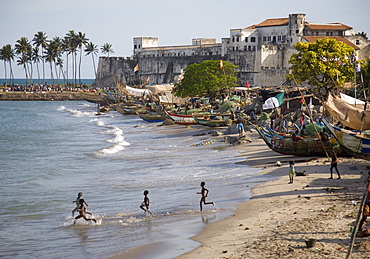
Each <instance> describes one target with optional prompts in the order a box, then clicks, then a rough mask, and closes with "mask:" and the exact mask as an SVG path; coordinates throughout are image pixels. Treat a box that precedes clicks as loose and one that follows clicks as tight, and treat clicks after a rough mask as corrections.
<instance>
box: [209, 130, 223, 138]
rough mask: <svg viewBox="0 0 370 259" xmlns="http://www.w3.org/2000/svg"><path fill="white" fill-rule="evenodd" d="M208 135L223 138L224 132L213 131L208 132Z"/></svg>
mask: <svg viewBox="0 0 370 259" xmlns="http://www.w3.org/2000/svg"><path fill="white" fill-rule="evenodd" d="M208 134H211V136H213V137H217V136H221V135H222V132H221V131H218V130H211V131H210V132H208Z"/></svg>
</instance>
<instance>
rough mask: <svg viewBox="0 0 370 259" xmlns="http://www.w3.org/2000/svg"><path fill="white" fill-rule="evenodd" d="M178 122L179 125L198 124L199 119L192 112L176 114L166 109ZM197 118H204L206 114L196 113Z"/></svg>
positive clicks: (175, 121)
mask: <svg viewBox="0 0 370 259" xmlns="http://www.w3.org/2000/svg"><path fill="white" fill-rule="evenodd" d="M164 112H165V113H166V114H167V115H168V116H169V117H170V118H171V119H172V120H173V121H174V123H176V124H179V125H194V124H198V122H197V121H195V120H194V118H193V115H192V114H175V113H171V112H169V111H166V110H165V111H164ZM194 116H195V117H197V118H203V117H204V115H194Z"/></svg>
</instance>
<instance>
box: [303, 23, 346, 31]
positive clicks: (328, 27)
mask: <svg viewBox="0 0 370 259" xmlns="http://www.w3.org/2000/svg"><path fill="white" fill-rule="evenodd" d="M306 27H308V28H310V29H311V30H336V31H338V30H339V31H346V30H351V29H353V28H352V27H350V26H347V25H344V24H342V23H327V24H314V23H307V24H306Z"/></svg>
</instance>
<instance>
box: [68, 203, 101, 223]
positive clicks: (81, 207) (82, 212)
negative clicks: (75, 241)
mask: <svg viewBox="0 0 370 259" xmlns="http://www.w3.org/2000/svg"><path fill="white" fill-rule="evenodd" d="M79 202H80V204H79V208H78V209H77V211H78V212H79V213H80V214H79V215H78V216H77V217H75V221H74V224H76V221H77V220H78V219H79V218H84V220H86V221H90V220H92V221H94V222H95V223H96V219H95V218H91V219H89V218H88V217H86V214H89V215H91V216H93V214H92V213H90V212H87V211H86V207H85V205H84V203H85V201H84V199H80V200H79ZM74 224H73V225H74Z"/></svg>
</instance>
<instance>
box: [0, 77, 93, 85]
mask: <svg viewBox="0 0 370 259" xmlns="http://www.w3.org/2000/svg"><path fill="white" fill-rule="evenodd" d="M94 80H95V79H81V83H82V84H84V85H91V84H92V83H94ZM11 81H12V82H13V80H10V79H9V78H8V79H7V80H5V78H0V85H4V84H5V83H7V84H10V83H11ZM43 81H44V80H43V79H42V78H41V79H40V80H39V79H38V78H32V83H33V84H42V82H43ZM45 82H46V83H47V84H48V85H51V84H52V83H53V80H51V79H49V78H45ZM66 82H67V80H63V79H60V84H66ZM68 82H70V83H72V82H73V79H68ZM79 83H80V80H79V79H76V84H79ZM27 84H28V83H27V80H26V79H25V78H15V79H14V85H27ZM57 84H58V79H54V85H57Z"/></svg>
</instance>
